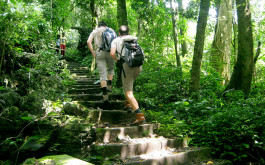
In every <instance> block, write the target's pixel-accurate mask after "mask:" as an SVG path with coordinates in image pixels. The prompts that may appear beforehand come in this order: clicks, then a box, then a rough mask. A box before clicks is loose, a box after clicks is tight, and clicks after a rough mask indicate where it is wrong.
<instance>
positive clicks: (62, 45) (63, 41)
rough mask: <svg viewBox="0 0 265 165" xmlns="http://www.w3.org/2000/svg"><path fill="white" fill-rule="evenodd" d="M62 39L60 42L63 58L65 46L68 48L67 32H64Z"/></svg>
mask: <svg viewBox="0 0 265 165" xmlns="http://www.w3.org/2000/svg"><path fill="white" fill-rule="evenodd" d="M60 41H61V43H60V44H61V54H62V55H63V58H65V48H66V43H67V39H66V37H65V33H63V34H62V37H61V38H60Z"/></svg>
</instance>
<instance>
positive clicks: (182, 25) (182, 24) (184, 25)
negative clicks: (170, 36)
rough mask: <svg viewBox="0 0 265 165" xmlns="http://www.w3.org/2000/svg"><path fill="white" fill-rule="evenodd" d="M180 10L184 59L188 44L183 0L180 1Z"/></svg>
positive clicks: (181, 42)
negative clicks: (185, 37)
mask: <svg viewBox="0 0 265 165" xmlns="http://www.w3.org/2000/svg"><path fill="white" fill-rule="evenodd" d="M178 10H179V16H180V22H181V25H180V28H179V29H180V37H179V38H180V39H179V41H180V44H181V54H182V57H184V56H185V55H186V54H187V43H186V41H185V39H184V36H185V33H186V21H185V20H184V16H183V5H182V0H178Z"/></svg>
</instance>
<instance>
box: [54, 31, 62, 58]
mask: <svg viewBox="0 0 265 165" xmlns="http://www.w3.org/2000/svg"><path fill="white" fill-rule="evenodd" d="M60 37H61V36H60V34H58V35H57V38H56V40H55V43H56V53H57V54H59V50H60V43H61V41H60Z"/></svg>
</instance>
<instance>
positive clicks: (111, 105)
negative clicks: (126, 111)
mask: <svg viewBox="0 0 265 165" xmlns="http://www.w3.org/2000/svg"><path fill="white" fill-rule="evenodd" d="M79 104H81V105H83V106H85V107H91V108H95V109H97V108H99V109H103V110H121V109H123V108H124V101H109V102H103V101H79Z"/></svg>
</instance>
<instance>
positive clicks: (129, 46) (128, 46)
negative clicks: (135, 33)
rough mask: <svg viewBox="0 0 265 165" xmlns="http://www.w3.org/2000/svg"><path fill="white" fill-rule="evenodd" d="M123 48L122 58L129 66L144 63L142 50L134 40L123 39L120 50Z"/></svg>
mask: <svg viewBox="0 0 265 165" xmlns="http://www.w3.org/2000/svg"><path fill="white" fill-rule="evenodd" d="M123 49H124V50H125V53H124V56H122V57H121V58H122V60H123V61H124V62H126V63H127V64H128V66H130V67H138V66H142V65H143V64H144V52H143V49H142V48H141V46H140V45H139V44H138V43H137V41H136V40H131V41H124V45H123V47H122V50H121V52H122V51H123Z"/></svg>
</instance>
